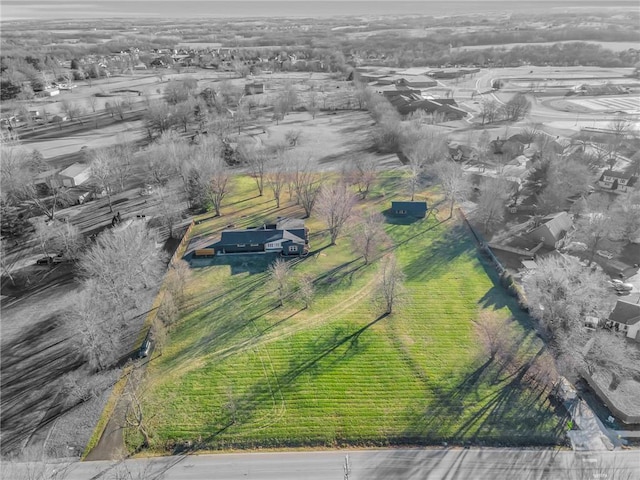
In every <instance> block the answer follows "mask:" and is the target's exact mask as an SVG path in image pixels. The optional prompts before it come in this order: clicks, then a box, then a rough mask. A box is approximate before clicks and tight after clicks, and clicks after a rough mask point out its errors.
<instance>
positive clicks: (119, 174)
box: [113, 134, 133, 191]
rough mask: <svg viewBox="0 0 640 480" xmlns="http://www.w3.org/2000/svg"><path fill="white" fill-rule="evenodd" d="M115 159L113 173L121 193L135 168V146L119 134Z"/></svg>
mask: <svg viewBox="0 0 640 480" xmlns="http://www.w3.org/2000/svg"><path fill="white" fill-rule="evenodd" d="M113 157H114V162H113V173H114V175H115V177H116V179H117V181H118V184H119V186H120V191H122V190H124V187H125V182H126V180H128V179H129V176H130V174H131V170H132V167H133V145H132V143H131V142H130V141H129V139H128V138H127V136H126V135H125V134H118V136H117V137H116V144H115V145H114V146H113Z"/></svg>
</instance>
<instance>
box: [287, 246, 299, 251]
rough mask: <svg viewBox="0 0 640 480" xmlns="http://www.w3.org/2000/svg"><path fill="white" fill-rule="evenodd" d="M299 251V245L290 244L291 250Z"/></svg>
mask: <svg viewBox="0 0 640 480" xmlns="http://www.w3.org/2000/svg"><path fill="white" fill-rule="evenodd" d="M297 251H298V246H297V245H289V252H297Z"/></svg>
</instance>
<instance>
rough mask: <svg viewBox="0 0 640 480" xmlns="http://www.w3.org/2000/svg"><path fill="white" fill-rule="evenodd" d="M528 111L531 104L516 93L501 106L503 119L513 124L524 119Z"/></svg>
mask: <svg viewBox="0 0 640 480" xmlns="http://www.w3.org/2000/svg"><path fill="white" fill-rule="evenodd" d="M530 110H531V102H530V101H529V100H527V97H526V96H525V95H524V94H522V93H516V94H515V95H514V96H513V98H512V99H511V100H509V101H508V102H507V103H505V104H504V105H503V106H502V111H503V113H504V116H505V118H506V119H507V120H511V121H513V122H517V121H518V120H520V119H521V118H524V117H526V116H527V114H528V113H529V111H530Z"/></svg>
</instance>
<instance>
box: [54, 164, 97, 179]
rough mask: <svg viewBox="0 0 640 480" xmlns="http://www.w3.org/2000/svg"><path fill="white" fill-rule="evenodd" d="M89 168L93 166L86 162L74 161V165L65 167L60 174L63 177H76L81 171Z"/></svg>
mask: <svg viewBox="0 0 640 480" xmlns="http://www.w3.org/2000/svg"><path fill="white" fill-rule="evenodd" d="M89 168H91V167H90V166H89V165H87V164H85V163H74V164H73V165H70V166H68V167H67V168H65V169H64V170H62V171H61V172H60V173H59V175H61V176H63V177H71V178H74V177H76V176H78V175H80V174H81V173H84V172H86V171H87V170H89Z"/></svg>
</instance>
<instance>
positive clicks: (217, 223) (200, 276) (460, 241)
mask: <svg viewBox="0 0 640 480" xmlns="http://www.w3.org/2000/svg"><path fill="white" fill-rule="evenodd" d="M397 175H398V174H397V173H396V174H393V173H388V174H386V176H385V177H384V178H383V179H382V181H381V182H380V184H381V185H380V186H379V187H378V189H377V190H376V191H374V192H373V193H372V195H371V197H370V198H371V199H370V200H367V202H366V204H367V206H368V207H373V208H378V209H379V210H381V211H382V210H384V209H385V208H387V207H388V206H389V202H390V195H389V192H392V191H395V190H396V189H397V184H398V183H399V181H400V179H399V178H398V176H397ZM251 188H252V186H251V183H250V182H249V180H248V179H241V180H239V184H238V189H237V191H236V194H235V196H234V198H232V199H230V203H235V204H236V205H235V206H230V207H228V212H231V211H233V210H236V213H234V214H233V215H231V214H228V215H225V216H223V217H222V218H219V219H209V220H206V221H204V222H202V223H200V224H199V225H197V226H196V234H206V233H208V232H215V231H216V229H220V228H222V227H224V226H225V225H226V224H228V223H235V224H236V225H238V226H240V225H251V224H255V223H256V222H258V221H259V220H260V219H262V218H273V217H274V216H276V215H282V214H285V215H291V214H296V213H298V214H299V213H300V212H297V210H296V208H295V207H292V206H285V207H284V208H282V209H280V210H278V211H276V210H275V208H274V203H273V202H272V201H270V200H269V198H268V196H266V197H255V198H251V197H253V196H254V194H253V192H252V191H251ZM384 192H386V195H385V193H384ZM430 195H431V194H430V193H429V192H425V196H426V197H428V199H429V200H433V199H437V195H436V194H434V196H433V197H432V196H430ZM246 199H249V200H246ZM440 216H443V215H440ZM440 220H442V219H440ZM440 220H438V219H437V218H434V217H433V216H431V217H429V218H427V219H424V220H421V221H417V222H414V223H407V222H404V223H405V224H402V223H403V222H388V223H387V224H386V229H387V232H388V233H389V235H390V236H391V237H392V239H393V241H394V243H395V248H394V250H395V253H396V256H397V258H398V260H399V262H400V263H401V265H402V267H403V270H404V272H405V274H406V277H407V279H406V287H407V295H406V300H405V302H403V304H402V306H401V307H400V308H399V309H398V311H397V312H395V313H394V314H393V315H391V316H387V317H380V316H379V315H378V312H376V310H375V308H374V306H373V302H372V297H371V292H372V290H373V287H374V284H375V272H376V269H377V262H374V264H372V265H367V266H365V265H364V264H363V261H362V259H359V258H357V257H356V256H355V254H354V253H353V252H352V250H351V248H350V246H349V242H348V240H347V239H346V238H342V239H338V245H336V246H331V247H328V243H329V242H328V236H327V235H325V233H324V232H323V231H322V229H323V226H322V224H320V223H319V222H318V221H317V220H316V219H313V218H312V219H311V220H310V221H309V222H307V225H308V226H309V227H310V229H311V249H312V254H311V255H309V256H308V257H307V258H305V259H303V260H296V261H294V263H295V265H294V267H293V271H294V273H295V274H296V275H297V274H302V273H305V274H310V275H312V276H313V277H314V278H315V286H316V292H317V294H316V300H315V302H314V303H313V305H312V306H311V307H310V308H309V309H303V308H302V304H301V303H300V302H298V301H296V300H293V299H292V300H291V301H290V302H288V303H287V304H286V305H285V306H284V307H280V308H277V307H276V303H277V302H276V299H275V295H274V293H273V288H272V287H271V286H270V285H269V281H268V278H267V274H266V272H265V267H266V265H267V263H268V260H269V259H268V257H265V256H253V257H251V258H245V257H237V256H236V257H220V258H216V259H215V260H214V261H208V262H207V265H206V266H205V264H204V262H203V263H202V265H200V266H199V267H197V268H194V275H193V278H192V280H191V281H190V284H189V286H188V300H187V305H186V306H185V307H184V308H183V315H182V317H181V319H180V321H179V323H178V324H177V326H176V327H175V329H174V330H173V331H172V332H171V334H170V337H169V341H168V344H167V345H166V347H165V348H164V351H163V354H162V355H161V356H159V357H157V358H155V359H154V360H153V361H152V362H151V363H150V364H149V368H148V385H147V389H146V395H145V398H146V405H145V409H146V415H147V418H148V419H149V420H148V422H149V425H150V426H151V429H152V431H153V438H152V448H153V449H156V450H159V451H164V450H171V449H172V448H173V447H174V446H176V445H178V444H180V443H181V442H183V441H187V440H191V441H193V442H196V445H197V446H198V447H200V448H212V449H222V448H252V447H282V446H341V445H388V444H407V443H411V444H430V443H437V442H441V441H449V442H464V441H472V442H475V443H487V444H501V443H503V444H504V443H507V444H524V445H532V444H541V443H542V444H551V443H555V442H557V441H558V439H559V438H560V434H561V433H562V430H563V419H561V418H560V417H558V416H556V414H555V413H554V411H553V409H552V408H551V407H550V406H549V404H548V403H547V402H546V400H545V398H544V395H540V393H539V391H535V390H533V389H531V388H529V387H527V386H526V385H524V383H523V382H522V381H521V378H522V376H521V375H520V374H519V373H518V372H516V373H514V372H509V371H507V370H503V369H502V368H501V367H499V366H498V365H497V364H495V363H494V362H491V361H490V360H489V357H488V356H487V354H485V353H484V351H483V348H482V346H481V344H480V342H479V341H478V338H477V337H476V333H475V332H476V330H475V329H474V320H475V319H477V316H478V314H479V312H480V311H481V310H482V309H492V310H493V309H494V310H498V311H499V312H500V315H504V316H505V317H507V316H510V315H513V316H514V318H515V320H514V321H513V323H514V325H515V327H514V328H515V331H516V332H517V335H518V344H519V350H518V356H519V357H520V358H521V359H525V360H526V359H530V358H533V356H535V355H536V354H537V353H538V352H539V351H540V349H541V347H542V343H541V341H540V340H539V339H538V338H537V337H536V335H535V334H534V332H533V331H532V330H531V328H530V326H529V325H528V323H527V322H528V318H527V317H526V316H523V315H522V314H521V312H519V310H518V307H517V305H516V303H515V301H514V300H513V299H512V298H511V297H509V296H507V294H506V293H505V292H504V291H503V290H502V288H501V287H500V286H499V285H498V284H497V279H496V278H492V275H493V273H492V271H491V270H490V268H489V267H487V266H485V265H484V264H483V261H482V260H481V259H480V258H479V257H478V255H477V254H476V250H475V247H474V245H473V243H472V240H471V238H470V236H469V235H468V233H467V231H466V230H465V229H464V227H463V226H461V225H460V224H459V223H458V222H457V221H455V220H447V221H444V222H441V221H440ZM129 441H130V442H132V443H135V439H133V438H130V439H129Z"/></svg>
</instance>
